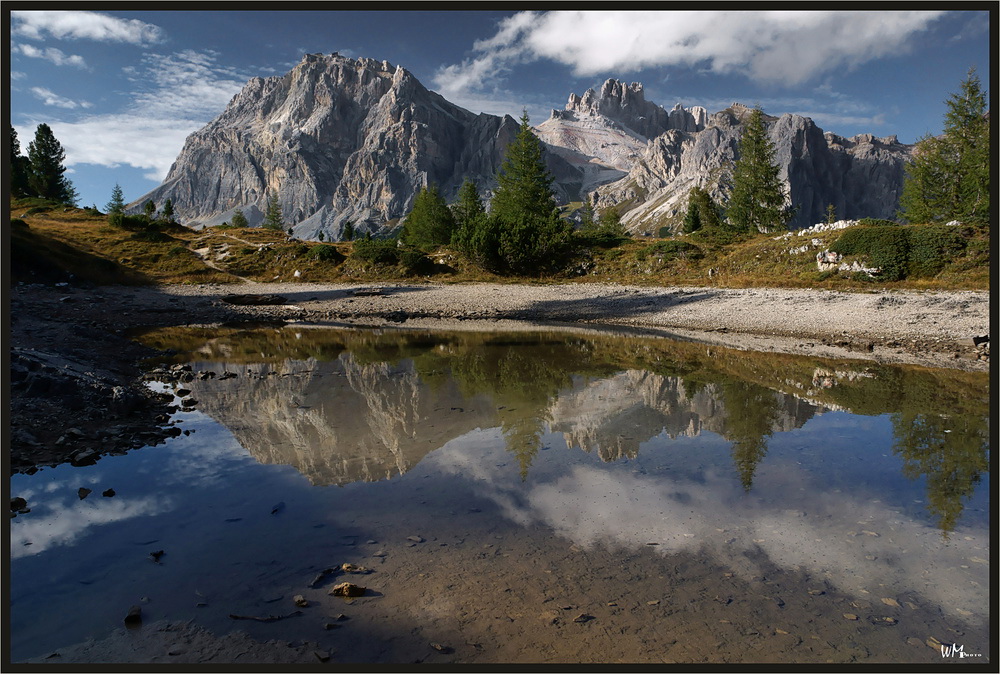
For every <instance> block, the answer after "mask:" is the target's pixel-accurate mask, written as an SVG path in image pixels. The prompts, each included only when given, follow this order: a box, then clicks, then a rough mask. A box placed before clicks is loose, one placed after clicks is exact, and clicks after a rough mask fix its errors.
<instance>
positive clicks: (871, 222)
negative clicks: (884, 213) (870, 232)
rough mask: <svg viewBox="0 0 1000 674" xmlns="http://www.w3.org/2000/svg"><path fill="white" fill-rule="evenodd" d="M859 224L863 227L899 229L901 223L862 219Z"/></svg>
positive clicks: (878, 219)
mask: <svg viewBox="0 0 1000 674" xmlns="http://www.w3.org/2000/svg"><path fill="white" fill-rule="evenodd" d="M858 224H859V225H861V226H863V227H899V223H898V222H896V221H895V220H886V219H884V218H861V219H860V220H858Z"/></svg>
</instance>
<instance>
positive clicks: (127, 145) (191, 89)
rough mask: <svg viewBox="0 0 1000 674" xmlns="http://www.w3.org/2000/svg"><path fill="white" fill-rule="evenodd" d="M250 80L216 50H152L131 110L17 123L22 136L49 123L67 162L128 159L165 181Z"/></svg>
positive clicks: (113, 163)
mask: <svg viewBox="0 0 1000 674" xmlns="http://www.w3.org/2000/svg"><path fill="white" fill-rule="evenodd" d="M247 79H248V76H246V75H241V74H239V73H236V72H234V71H233V70H231V69H228V68H224V67H219V66H218V65H216V63H215V54H214V52H195V51H191V50H188V51H184V52H180V53H176V54H169V55H158V54H149V55H147V56H146V58H145V68H144V69H143V72H142V76H141V77H139V78H137V81H139V82H141V83H142V84H143V86H144V87H145V89H143V90H140V91H138V92H135V93H133V94H132V99H133V101H134V103H133V105H132V107H131V108H130V109H128V110H126V111H124V112H120V113H115V114H106V115H89V116H86V117H84V118H82V119H79V120H76V121H72V122H60V121H53V120H37V121H34V120H32V121H29V122H28V123H26V124H24V125H15V126H16V130H17V132H18V135H21V133H22V130H23V132H24V133H26V134H33V133H34V128H35V125H37V123H38V122H39V121H45V122H46V123H47V124H49V126H50V127H51V128H52V132H53V133H54V134H55V136H56V137H57V138H58V139H59V142H60V143H61V144H62V145H63V148H64V149H65V150H66V165H67V166H72V165H74V164H81V163H82V164H98V165H101V166H108V167H115V166H119V165H123V164H124V165H128V166H133V167H135V168H140V169H146V170H147V171H148V172H147V174H146V176H145V177H147V178H149V179H150V180H155V181H161V180H163V178H164V177H166V174H167V171H169V169H170V166H171V165H172V164H173V162H174V160H175V159H176V158H177V155H178V154H179V153H180V151H181V148H182V147H183V146H184V140H185V139H186V138H187V136H188V135H190V134H191V133H192V132H194V131H196V130H198V129H200V128H201V127H203V126H204V125H205V124H206V123H207V122H209V121H210V120H211V119H212V118H214V117H215V116H217V115H218V114H219V113H221V112H222V111H223V110H224V109H225V107H226V104H228V103H229V101H230V99H231V98H232V97H233V96H234V95H235V94H236V93H237V92H239V90H240V89H241V88H242V87H243V85H244V84H245V82H246V80H247ZM36 95H39V94H37V93H36ZM63 107H67V106H63ZM25 137H28V136H25Z"/></svg>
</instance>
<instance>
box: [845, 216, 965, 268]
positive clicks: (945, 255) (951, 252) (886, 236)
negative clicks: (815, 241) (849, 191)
mask: <svg viewBox="0 0 1000 674" xmlns="http://www.w3.org/2000/svg"><path fill="white" fill-rule="evenodd" d="M965 246H966V242H965V238H964V237H963V236H962V233H961V232H960V231H958V230H957V229H956V228H954V227H948V226H945V225H910V226H900V225H897V224H896V223H892V224H890V225H877V226H868V227H855V228H851V229H846V230H844V233H843V234H841V235H840V238H838V239H837V241H836V242H835V243H834V244H833V245H832V246H831V247H830V250H832V251H834V252H837V253H840V254H842V255H860V256H864V257H865V258H866V259H867V262H868V264H870V265H871V266H873V267H879V268H880V269H881V271H880V272H879V274H878V278H879V279H881V280H884V281H899V280H902V279H904V278H906V277H908V276H910V277H912V276H925V277H926V276H934V275H935V274H937V273H938V272H940V271H941V270H942V269H943V268H944V267H945V265H947V264H948V263H949V262H950V261H951V260H952V259H954V258H955V257H957V256H958V255H960V254H961V253H962V252H963V251H964V250H965Z"/></svg>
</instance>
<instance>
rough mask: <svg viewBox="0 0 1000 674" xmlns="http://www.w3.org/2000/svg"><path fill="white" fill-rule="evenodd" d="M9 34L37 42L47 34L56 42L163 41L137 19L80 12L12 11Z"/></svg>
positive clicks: (154, 28) (159, 32)
mask: <svg viewBox="0 0 1000 674" xmlns="http://www.w3.org/2000/svg"><path fill="white" fill-rule="evenodd" d="M11 21H12V23H13V25H12V26H11V33H12V34H14V35H22V36H24V37H28V38H31V39H34V40H40V39H43V38H44V37H45V35H46V34H48V35H51V36H52V37H55V38H58V39H64V38H70V39H87V40H97V41H99V42H128V43H131V44H137V45H145V44H151V43H154V42H159V41H161V40H163V38H164V37H165V34H164V32H163V29H161V28H160V27H159V26H154V25H153V24H150V23H145V22H143V21H139V20H137V19H118V18H116V17H113V16H109V15H107V14H98V13H97V12H82V11H37V10H18V11H13V12H11Z"/></svg>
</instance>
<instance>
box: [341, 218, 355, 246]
mask: <svg viewBox="0 0 1000 674" xmlns="http://www.w3.org/2000/svg"><path fill="white" fill-rule="evenodd" d="M340 238H341V239H342V240H343V241H354V221H353V220H348V221H347V222H345V223H344V229H343V231H342V232H341V235H340Z"/></svg>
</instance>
